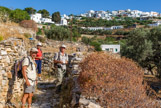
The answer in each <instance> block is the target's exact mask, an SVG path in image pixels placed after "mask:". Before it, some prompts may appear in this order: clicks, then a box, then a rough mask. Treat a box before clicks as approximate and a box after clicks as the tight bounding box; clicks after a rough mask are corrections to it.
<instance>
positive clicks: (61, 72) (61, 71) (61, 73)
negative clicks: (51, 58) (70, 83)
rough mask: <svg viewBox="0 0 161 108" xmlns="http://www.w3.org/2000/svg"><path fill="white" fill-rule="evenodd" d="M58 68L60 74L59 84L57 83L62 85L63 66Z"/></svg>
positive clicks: (58, 77)
mask: <svg viewBox="0 0 161 108" xmlns="http://www.w3.org/2000/svg"><path fill="white" fill-rule="evenodd" d="M57 70H58V76H57V79H58V84H57V85H60V84H61V83H62V80H63V70H62V69H61V68H58V69H57Z"/></svg>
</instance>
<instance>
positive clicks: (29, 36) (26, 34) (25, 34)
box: [24, 33, 32, 38]
mask: <svg viewBox="0 0 161 108" xmlns="http://www.w3.org/2000/svg"><path fill="white" fill-rule="evenodd" d="M24 36H25V37H26V38H31V37H32V36H31V34H30V33H24Z"/></svg>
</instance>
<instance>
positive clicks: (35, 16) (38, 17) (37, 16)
mask: <svg viewBox="0 0 161 108" xmlns="http://www.w3.org/2000/svg"><path fill="white" fill-rule="evenodd" d="M41 18H42V15H41V14H40V13H36V14H31V15H30V19H31V20H34V21H35V22H36V23H41Z"/></svg>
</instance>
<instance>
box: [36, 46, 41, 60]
mask: <svg viewBox="0 0 161 108" xmlns="http://www.w3.org/2000/svg"><path fill="white" fill-rule="evenodd" d="M37 50H38V53H37V55H36V57H42V51H41V50H40V49H37ZM35 60H39V59H35Z"/></svg>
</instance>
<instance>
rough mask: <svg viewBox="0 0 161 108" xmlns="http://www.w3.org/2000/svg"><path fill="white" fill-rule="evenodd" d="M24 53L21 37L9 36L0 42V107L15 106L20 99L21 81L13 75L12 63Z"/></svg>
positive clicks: (21, 91)
mask: <svg viewBox="0 0 161 108" xmlns="http://www.w3.org/2000/svg"><path fill="white" fill-rule="evenodd" d="M25 55H27V52H26V49H25V44H24V42H23V40H22V39H20V38H10V39H8V40H5V41H1V42H0V108H3V107H9V106H10V107H11V106H15V107H16V106H17V103H18V101H20V99H21V98H20V97H21V96H22V93H23V86H22V85H23V81H22V79H17V78H16V77H15V73H14V63H15V61H16V60H18V59H21V58H22V57H23V56H25ZM6 103H7V104H6Z"/></svg>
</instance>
